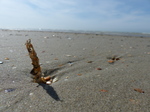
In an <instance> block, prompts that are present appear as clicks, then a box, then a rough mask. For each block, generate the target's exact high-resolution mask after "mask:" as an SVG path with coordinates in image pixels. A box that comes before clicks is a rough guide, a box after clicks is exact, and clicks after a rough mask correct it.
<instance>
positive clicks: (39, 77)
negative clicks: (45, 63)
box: [25, 39, 46, 83]
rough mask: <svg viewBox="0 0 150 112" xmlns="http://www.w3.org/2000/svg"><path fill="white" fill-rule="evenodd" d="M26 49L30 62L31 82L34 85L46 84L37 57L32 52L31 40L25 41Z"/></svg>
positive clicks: (33, 51)
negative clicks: (31, 67)
mask: <svg viewBox="0 0 150 112" xmlns="http://www.w3.org/2000/svg"><path fill="white" fill-rule="evenodd" d="M25 45H26V48H27V50H28V52H29V56H30V58H31V60H32V65H33V69H32V70H31V72H30V73H31V74H32V75H33V82H36V83H46V80H45V78H44V76H43V73H42V71H41V67H40V64H39V58H38V57H37V54H36V52H35V50H34V47H33V45H32V44H31V40H30V39H29V40H27V41H26V44H25Z"/></svg>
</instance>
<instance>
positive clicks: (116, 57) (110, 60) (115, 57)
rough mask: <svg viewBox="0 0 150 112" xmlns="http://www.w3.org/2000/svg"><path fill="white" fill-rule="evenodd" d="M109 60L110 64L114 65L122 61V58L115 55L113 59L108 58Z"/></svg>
mask: <svg viewBox="0 0 150 112" xmlns="http://www.w3.org/2000/svg"><path fill="white" fill-rule="evenodd" d="M107 59H109V60H108V63H110V64H112V63H114V62H115V61H118V60H120V57H118V56H116V55H114V56H112V57H107Z"/></svg>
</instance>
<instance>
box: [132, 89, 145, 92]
mask: <svg viewBox="0 0 150 112" xmlns="http://www.w3.org/2000/svg"><path fill="white" fill-rule="evenodd" d="M134 91H137V92H139V93H144V91H143V90H142V89H139V88H135V89H134Z"/></svg>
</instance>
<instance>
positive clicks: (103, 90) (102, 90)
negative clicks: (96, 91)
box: [100, 89, 108, 92]
mask: <svg viewBox="0 0 150 112" xmlns="http://www.w3.org/2000/svg"><path fill="white" fill-rule="evenodd" d="M100 91H101V92H108V90H105V89H101V90H100Z"/></svg>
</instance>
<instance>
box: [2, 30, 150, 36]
mask: <svg viewBox="0 0 150 112" xmlns="http://www.w3.org/2000/svg"><path fill="white" fill-rule="evenodd" d="M0 30H1V31H28V32H30V31H31V32H32V31H34V32H36V31H37V32H59V33H79V34H97V35H110V36H127V37H141V38H143V37H150V33H138V32H137V33H136V32H113V31H112V32H111V31H83V30H52V29H2V28H1V29H0Z"/></svg>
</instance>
